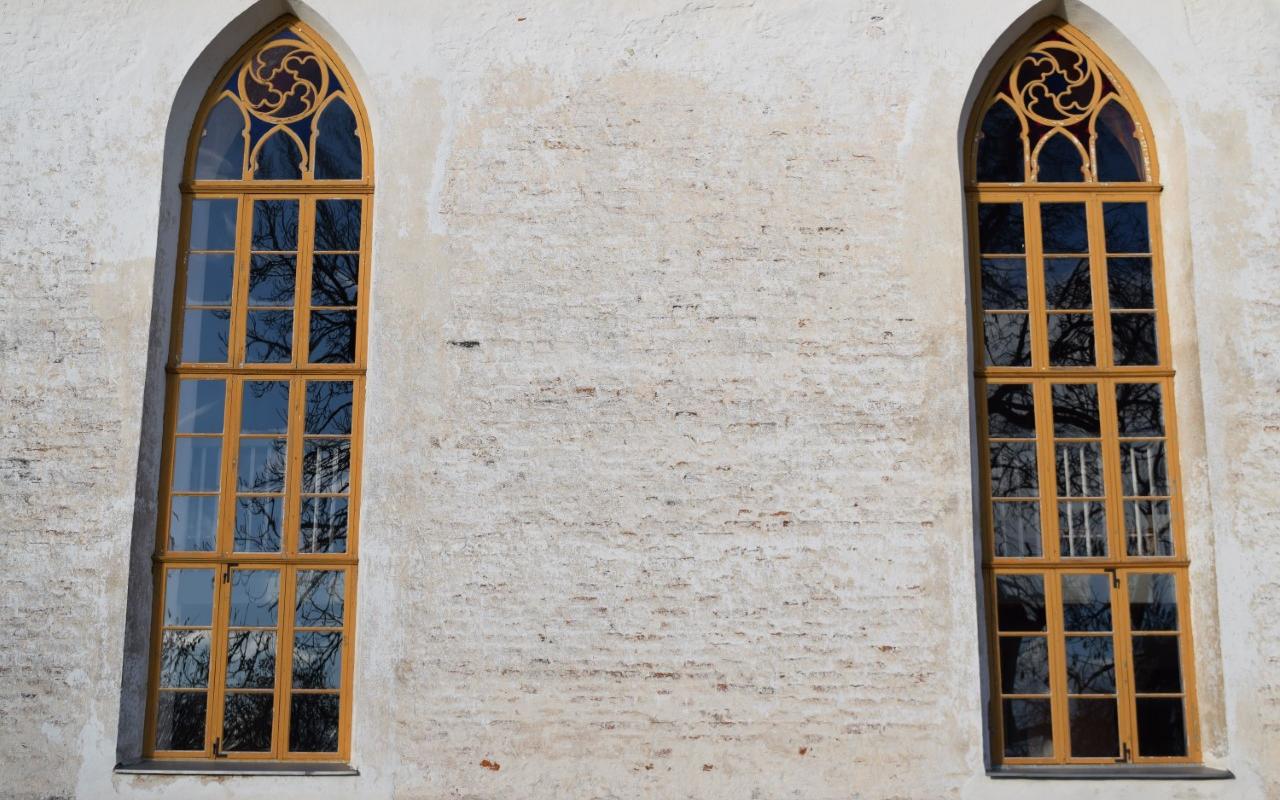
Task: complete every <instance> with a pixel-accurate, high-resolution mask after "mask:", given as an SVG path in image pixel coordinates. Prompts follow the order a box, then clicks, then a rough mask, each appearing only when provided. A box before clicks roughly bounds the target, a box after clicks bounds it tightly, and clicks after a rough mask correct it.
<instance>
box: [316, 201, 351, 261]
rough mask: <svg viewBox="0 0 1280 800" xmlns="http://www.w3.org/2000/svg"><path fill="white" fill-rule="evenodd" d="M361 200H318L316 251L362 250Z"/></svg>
mask: <svg viewBox="0 0 1280 800" xmlns="http://www.w3.org/2000/svg"><path fill="white" fill-rule="evenodd" d="M360 208H361V203H360V201H359V200H347V199H339V200H323V199H322V200H317V201H316V235H315V249H316V250H317V251H326V250H359V249H360Z"/></svg>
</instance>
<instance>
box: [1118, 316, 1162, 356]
mask: <svg viewBox="0 0 1280 800" xmlns="http://www.w3.org/2000/svg"><path fill="white" fill-rule="evenodd" d="M1111 339H1112V341H1113V342H1114V344H1115V348H1114V358H1115V362H1116V365H1117V366H1122V367H1127V366H1141V365H1148V366H1150V365H1152V364H1158V363H1160V353H1159V350H1158V349H1157V347H1156V315H1155V314H1147V313H1133V312H1129V313H1124V314H1112V315H1111Z"/></svg>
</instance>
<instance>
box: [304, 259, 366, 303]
mask: <svg viewBox="0 0 1280 800" xmlns="http://www.w3.org/2000/svg"><path fill="white" fill-rule="evenodd" d="M359 270H360V256H358V255H356V254H354V253H338V254H329V255H325V254H321V255H317V256H315V258H314V259H313V260H312V262H311V304H312V305H314V306H348V307H349V306H354V305H355V304H356V291H357V289H356V282H357V281H358V280H359V277H360V272H359Z"/></svg>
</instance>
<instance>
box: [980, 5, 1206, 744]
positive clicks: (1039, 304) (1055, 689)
mask: <svg viewBox="0 0 1280 800" xmlns="http://www.w3.org/2000/svg"><path fill="white" fill-rule="evenodd" d="M1046 35H1051V36H1056V37H1058V38H1060V39H1062V40H1064V41H1066V42H1068V43H1070V44H1071V45H1073V46H1075V47H1076V48H1078V49H1079V50H1080V51H1082V52H1084V53H1086V54H1087V55H1088V57H1089V58H1091V59H1092V60H1093V62H1094V64H1095V66H1096V67H1097V68H1098V69H1099V70H1100V71H1101V72H1102V73H1103V74H1105V76H1106V79H1107V80H1108V81H1109V82H1110V84H1111V85H1112V86H1113V93H1112V94H1108V95H1106V96H1105V97H1103V98H1102V99H1101V100H1097V101H1096V104H1097V107H1099V108H1100V107H1101V106H1102V105H1103V104H1105V103H1106V102H1108V101H1109V100H1116V101H1117V102H1119V103H1120V105H1122V106H1123V107H1124V109H1125V110H1126V111H1128V112H1129V114H1130V115H1131V117H1132V121H1133V123H1134V127H1135V137H1136V138H1137V139H1138V140H1139V144H1140V147H1141V157H1142V160H1143V162H1144V164H1143V167H1144V173H1143V177H1145V180H1141V181H1134V182H1125V183H1111V182H1099V181H1097V180H1096V175H1097V167H1096V149H1095V147H1094V145H1093V141H1092V139H1091V140H1090V142H1089V145H1088V148H1087V150H1088V152H1087V153H1086V161H1085V166H1084V169H1085V171H1086V174H1087V180H1085V181H1081V182H1078V183H1037V182H1035V180H1034V177H1035V171H1034V170H1035V158H1034V153H1036V152H1037V151H1038V148H1039V146H1040V145H1043V144H1044V142H1046V141H1047V140H1048V139H1049V137H1050V136H1053V135H1057V134H1058V133H1059V132H1060V131H1057V130H1050V131H1049V132H1048V133H1043V135H1042V136H1041V137H1040V139H1039V142H1038V144H1037V143H1036V142H1031V141H1029V139H1028V123H1027V121H1026V119H1024V118H1022V117H1021V116H1019V119H1020V121H1021V139H1022V146H1023V162H1024V178H1025V180H1024V181H1023V182H1016V183H996V182H980V181H979V180H978V179H977V156H978V141H979V139H980V136H981V133H982V127H981V126H982V122H983V118H984V115H985V114H986V112H987V110H988V109H990V108H991V107H992V105H994V104H995V103H997V102H1000V101H1001V100H1003V101H1004V102H1006V103H1007V104H1009V105H1010V106H1011V107H1013V106H1014V104H1013V103H1012V102H1010V100H1009V95H1008V94H1005V89H1006V87H1005V85H1004V79H1005V77H1006V76H1007V75H1009V74H1010V70H1011V68H1012V67H1013V66H1014V64H1015V63H1016V62H1018V61H1019V60H1020V59H1022V58H1023V57H1024V55H1026V53H1027V52H1028V49H1029V48H1030V47H1032V46H1033V45H1035V43H1037V42H1040V41H1042V40H1043V39H1044V37H1046ZM979 98H980V100H979V102H978V104H977V105H976V106H975V110H974V113H973V114H972V117H971V119H970V120H969V125H968V129H967V133H966V139H965V141H966V154H965V162H964V163H965V178H966V180H965V190H966V191H965V193H966V219H967V233H968V241H969V263H970V265H971V268H970V270H969V273H970V274H969V278H970V292H971V294H970V296H971V297H972V298H973V303H972V308H971V312H972V316H971V324H972V325H973V331H974V348H973V352H974V361H975V363H974V377H975V386H976V398H977V402H976V414H977V419H978V434H979V456H978V458H979V461H980V467H979V487H980V492H981V500H982V503H981V514H980V517H981V531H982V535H981V540H982V544H981V555H982V567H983V585H984V587H985V588H984V606H985V622H986V627H987V636H986V638H987V647H988V655H989V659H990V661H989V663H990V664H991V669H990V670H989V673H990V675H989V678H990V706H989V717H990V725H991V734H992V737H991V741H992V750H991V760H992V764H993V765H994V766H997V767H1021V766H1036V765H1054V766H1065V765H1077V764H1080V765H1085V764H1094V765H1096V764H1115V763H1117V762H1121V763H1131V764H1140V765H1148V766H1149V765H1158V764H1197V763H1200V761H1201V758H1202V751H1201V744H1200V731H1199V724H1198V713H1197V698H1196V678H1195V659H1194V647H1193V643H1192V632H1191V624H1190V587H1189V575H1188V567H1189V561H1188V558H1187V546H1186V536H1185V527H1184V517H1183V512H1182V507H1181V486H1182V482H1181V475H1180V471H1179V463H1178V451H1179V447H1178V431H1177V413H1176V410H1175V407H1174V370H1173V365H1172V355H1171V348H1170V342H1171V338H1170V324H1169V318H1168V305H1167V300H1166V296H1167V295H1166V285H1165V274H1164V258H1163V252H1162V239H1163V237H1162V234H1161V228H1160V195H1161V189H1162V186H1161V184H1160V182H1159V171H1158V164H1157V161H1156V156H1155V148H1154V145H1153V143H1152V142H1151V141H1150V131H1151V128H1150V125H1149V123H1148V121H1147V118H1146V116H1145V113H1144V112H1143V110H1142V106H1141V104H1140V103H1139V102H1138V101H1137V99H1136V94H1135V93H1134V91H1133V89H1132V87H1131V86H1130V84H1129V83H1128V81H1127V80H1126V78H1125V77H1124V75H1123V74H1122V73H1121V72H1120V71H1119V69H1117V68H1116V66H1115V65H1114V64H1113V63H1112V62H1111V61H1110V60H1109V59H1108V58H1107V56H1106V55H1105V53H1103V52H1102V51H1101V50H1100V49H1099V48H1097V46H1096V45H1094V44H1093V43H1092V42H1091V41H1090V40H1089V39H1088V38H1087V37H1086V36H1085V35H1084V34H1083V33H1081V32H1080V31H1079V30H1077V29H1075V28H1074V27H1072V26H1071V25H1069V24H1067V23H1066V22H1064V21H1063V20H1061V19H1057V18H1049V19H1046V20H1043V21H1041V22H1040V23H1038V24H1036V25H1034V26H1033V27H1032V28H1031V29H1030V30H1029V31H1028V32H1027V33H1026V34H1025V35H1024V36H1022V37H1021V38H1020V39H1019V40H1018V41H1017V42H1016V43H1015V44H1014V45H1013V46H1012V47H1011V48H1010V49H1009V51H1008V53H1007V54H1006V55H1005V56H1004V57H1003V58H1002V59H1001V60H1000V61H999V62H998V63H997V65H996V67H995V68H994V69H993V70H992V72H991V75H990V76H989V77H988V79H987V81H986V84H985V86H984V88H983V91H982V93H981V94H980V95H979ZM1096 119H1097V118H1096V117H1094V119H1093V121H1091V122H1090V124H1089V130H1090V131H1091V132H1092V131H1093V129H1094V125H1095V124H1096ZM1072 140H1073V141H1076V139H1075V137H1072ZM1076 143H1077V145H1079V142H1078V141H1077V142H1076ZM1064 201H1065V202H1082V203H1084V204H1085V206H1086V209H1087V222H1088V232H1089V234H1088V235H1089V253H1088V258H1089V266H1090V285H1091V290H1092V307H1091V310H1090V313H1092V314H1093V324H1094V354H1095V365H1094V366H1093V367H1065V366H1050V365H1049V353H1048V345H1049V337H1048V332H1047V330H1046V325H1047V323H1046V320H1047V314H1048V311H1049V310H1048V309H1047V308H1046V298H1045V291H1044V285H1043V278H1044V270H1043V252H1042V248H1041V228H1040V224H1039V208H1040V204H1041V203H1043V202H1064ZM1104 202H1142V203H1145V204H1146V207H1147V219H1148V231H1149V237H1150V248H1151V252H1150V259H1151V266H1152V290H1153V294H1154V297H1153V300H1154V305H1155V309H1154V311H1155V317H1156V320H1155V333H1156V341H1157V352H1158V361H1157V363H1156V364H1154V365H1151V366H1117V365H1115V364H1114V358H1113V344H1112V331H1111V322H1112V316H1111V313H1112V310H1111V307H1110V297H1109V293H1108V285H1107V266H1108V265H1107V256H1108V253H1107V251H1106V247H1105V244H1104V243H1103V241H1102V237H1103V233H1104V226H1103V219H1102V203H1104ZM980 203H1018V204H1021V206H1022V208H1023V226H1024V233H1025V248H1024V253H1023V254H1022V256H1021V257H1022V258H1023V259H1025V267H1026V278H1027V308H1026V313H1027V314H1028V315H1029V322H1030V341H1031V353H1030V357H1031V364H1030V366H986V365H985V364H986V356H985V353H986V350H985V346H984V318H983V314H984V308H983V294H982V284H981V280H982V270H981V263H982V253H981V248H980V243H979V238H978V225H977V222H978V206H979V204H980ZM1126 382H1131V383H1153V384H1158V385H1159V386H1160V388H1161V399H1162V403H1163V414H1164V426H1165V428H1164V435H1163V438H1164V443H1165V459H1166V465H1167V473H1168V475H1167V480H1168V484H1169V486H1168V492H1169V501H1168V502H1169V514H1170V518H1171V519H1170V528H1171V535H1172V539H1173V553H1172V555H1170V556H1129V555H1127V549H1126V540H1125V520H1124V500H1123V498H1124V496H1125V495H1124V490H1123V487H1122V486H1121V485H1120V482H1121V474H1120V455H1119V453H1120V449H1119V443H1120V441H1121V439H1122V438H1123V437H1120V436H1119V435H1118V431H1117V429H1116V426H1117V421H1116V412H1115V393H1114V389H1112V388H1111V387H1112V386H1113V385H1115V384H1117V383H1126ZM1000 383H1015V384H1027V385H1030V386H1031V387H1032V390H1033V393H1034V408H1035V433H1036V439H1035V450H1036V456H1037V473H1038V490H1037V492H1038V493H1037V494H1036V495H1035V496H1034V499H1035V500H1036V501H1037V502H1038V503H1039V510H1040V535H1041V554H1040V555H1039V556H1037V557H1012V556H997V555H996V553H995V533H994V520H993V516H992V508H993V506H992V498H993V493H992V485H991V467H990V459H989V456H988V450H989V445H988V443H989V442H990V441H991V438H992V437H991V436H990V434H989V431H988V416H987V387H988V386H989V385H994V384H1000ZM1057 383H1091V384H1095V385H1096V386H1097V387H1098V390H1097V391H1098V400H1099V413H1100V417H1101V419H1100V423H1101V425H1102V428H1101V437H1100V441H1101V449H1102V458H1103V482H1104V489H1105V513H1106V521H1107V540H1108V551H1107V552H1108V555H1107V557H1105V558H1097V557H1064V556H1061V555H1059V550H1058V548H1059V539H1058V509H1057V505H1058V496H1057V477H1056V472H1055V470H1056V464H1055V451H1054V441H1055V440H1054V426H1053V418H1052V416H1053V415H1052V402H1051V397H1050V387H1051V386H1052V385H1053V384H1057ZM1149 438H1159V437H1149ZM1081 572H1090V573H1105V574H1107V575H1109V576H1110V577H1111V581H1112V587H1113V589H1112V595H1111V597H1112V606H1111V616H1112V629H1111V632H1110V636H1111V638H1112V643H1113V644H1112V646H1113V657H1114V676H1115V684H1116V686H1115V697H1116V701H1117V715H1118V718H1119V740H1120V744H1121V756H1120V757H1119V758H1110V757H1107V758H1084V757H1081V758H1074V757H1071V756H1070V736H1069V729H1068V718H1067V713H1066V705H1067V700H1068V694H1067V687H1066V686H1065V683H1066V677H1065V676H1066V662H1065V655H1064V637H1065V636H1066V635H1067V632H1065V631H1064V630H1063V619H1062V606H1061V598H1060V592H1061V589H1060V584H1061V580H1060V579H1061V576H1062V575H1065V574H1073V573H1081ZM1150 572H1160V573H1169V574H1173V575H1174V579H1175V585H1176V599H1177V620H1178V630H1177V636H1178V637H1179V641H1178V653H1179V657H1180V669H1181V679H1182V692H1181V693H1180V694H1178V695H1177V696H1178V697H1180V698H1182V699H1183V715H1184V733H1185V737H1186V755H1185V756H1179V757H1152V756H1142V755H1141V754H1140V752H1139V747H1138V736H1137V727H1136V697H1137V693H1136V692H1135V690H1134V686H1133V654H1132V646H1131V645H1132V638H1131V634H1132V632H1131V631H1130V630H1129V614H1128V600H1127V595H1126V594H1125V592H1127V588H1126V586H1127V583H1126V581H1127V578H1126V576H1128V575H1131V574H1138V573H1150ZM1018 574H1034V575H1041V576H1043V581H1044V602H1045V610H1046V613H1047V625H1046V629H1045V631H1044V633H1043V634H1041V635H1043V636H1045V637H1046V638H1047V645H1048V651H1049V659H1048V669H1049V673H1048V682H1049V690H1050V691H1049V695H1048V697H1049V698H1050V700H1051V707H1052V712H1053V713H1052V734H1053V755H1052V756H1051V757H1011V756H1005V755H1004V731H1003V726H1004V722H1003V706H1002V699H1003V698H1005V697H1009V696H1010V695H1004V694H1002V682H1001V675H1000V669H1001V659H1000V650H999V643H1000V639H1001V638H1002V633H1007V632H1002V631H1000V630H999V629H998V625H997V614H996V612H997V595H996V577H997V576H1000V575H1018ZM1013 635H1018V634H1017V633H1016V632H1015V633H1013ZM1024 635H1025V634H1024ZM1031 635H1035V634H1034V633H1033V634H1031ZM1072 635H1076V634H1074V633H1073V634H1072ZM1138 635H1144V634H1138ZM1014 697H1015V699H1016V697H1017V695H1014Z"/></svg>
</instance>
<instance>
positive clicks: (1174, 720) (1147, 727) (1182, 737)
mask: <svg viewBox="0 0 1280 800" xmlns="http://www.w3.org/2000/svg"><path fill="white" fill-rule="evenodd" d="M1138 754H1139V755H1141V756H1143V757H1146V758H1155V757H1160V756H1163V757H1181V756H1185V755H1186V754H1187V733H1186V722H1185V720H1184V719H1183V716H1182V698H1180V697H1139V698H1138Z"/></svg>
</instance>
